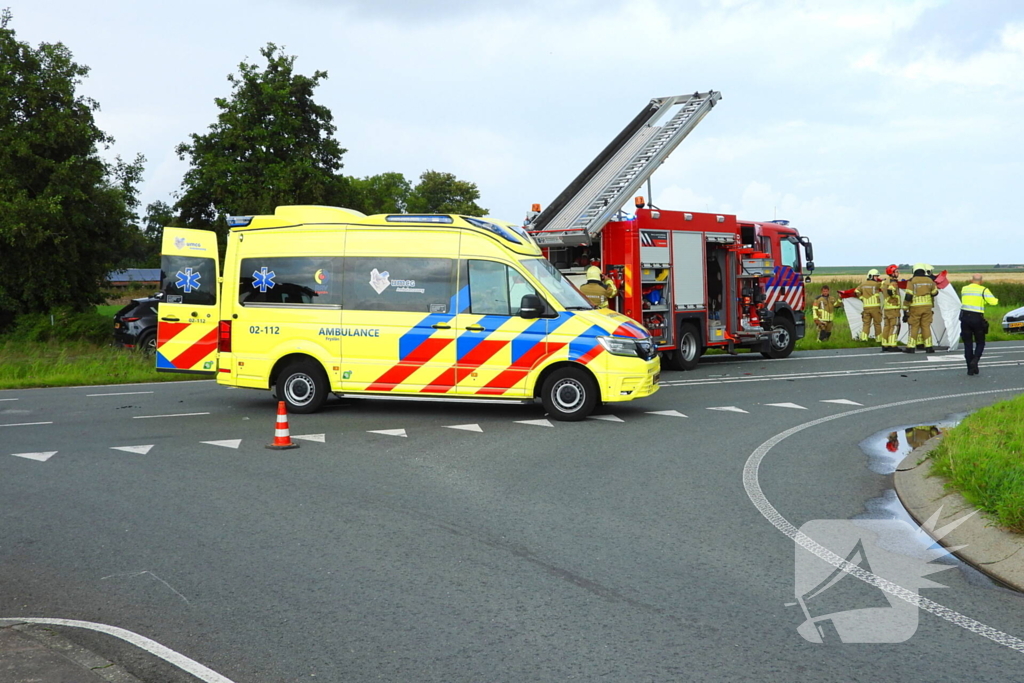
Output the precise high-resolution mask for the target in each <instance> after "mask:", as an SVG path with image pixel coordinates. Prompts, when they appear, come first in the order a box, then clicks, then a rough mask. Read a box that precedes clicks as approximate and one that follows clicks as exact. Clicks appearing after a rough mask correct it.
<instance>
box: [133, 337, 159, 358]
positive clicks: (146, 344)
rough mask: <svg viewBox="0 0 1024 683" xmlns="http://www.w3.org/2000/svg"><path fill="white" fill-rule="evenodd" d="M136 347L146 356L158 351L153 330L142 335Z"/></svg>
mask: <svg viewBox="0 0 1024 683" xmlns="http://www.w3.org/2000/svg"><path fill="white" fill-rule="evenodd" d="M135 349H136V350H137V351H138V352H139V353H141V354H142V355H144V356H152V355H153V354H154V353H156V335H155V334H153V333H152V332H150V333H149V334H144V335H142V339H140V340H139V343H138V344H136V345H135Z"/></svg>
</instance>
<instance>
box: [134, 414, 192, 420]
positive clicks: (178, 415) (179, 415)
mask: <svg viewBox="0 0 1024 683" xmlns="http://www.w3.org/2000/svg"><path fill="white" fill-rule="evenodd" d="M193 415H209V413H174V414H172V415H132V419H133V420H145V419H148V418H151V417H191V416H193Z"/></svg>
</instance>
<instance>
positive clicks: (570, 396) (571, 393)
mask: <svg viewBox="0 0 1024 683" xmlns="http://www.w3.org/2000/svg"><path fill="white" fill-rule="evenodd" d="M599 397H600V389H598V388H597V383H595V382H594V379H593V377H591V376H590V373H588V372H587V371H586V370H581V369H579V368H559V369H558V370H555V371H554V372H552V373H551V374H550V375H548V377H547V379H545V380H544V384H543V385H542V386H541V390H540V400H541V403H542V404H543V405H544V409H545V410H546V411H548V414H549V415H550V416H551V417H553V418H554V419H556V420H561V421H563V422H575V421H577V420H582V419H584V418H586V417H587V415H590V413H591V412H593V410H594V406H596V405H597V401H598V398H599Z"/></svg>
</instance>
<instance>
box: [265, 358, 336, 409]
mask: <svg viewBox="0 0 1024 683" xmlns="http://www.w3.org/2000/svg"><path fill="white" fill-rule="evenodd" d="M329 390H330V385H329V384H328V382H327V375H326V374H324V370H323V368H321V367H320V365H319V364H318V363H316V362H313V361H308V360H302V361H297V362H295V363H292V364H290V365H288V366H287V367H285V369H284V370H282V371H281V374H280V375H278V377H277V383H276V385H275V387H274V394H275V395H276V396H277V398H278V400H280V401H284V402H285V404H286V405H287V407H288V412H289V413H315V412H316V411H318V410H320V409H321V408H322V407H323V405H324V402H325V401H326V400H327V394H328V393H329Z"/></svg>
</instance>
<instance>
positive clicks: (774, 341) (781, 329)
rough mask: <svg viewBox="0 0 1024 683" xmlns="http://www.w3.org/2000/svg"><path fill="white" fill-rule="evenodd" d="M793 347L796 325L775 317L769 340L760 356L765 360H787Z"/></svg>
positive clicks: (785, 319) (786, 319) (788, 320)
mask: <svg viewBox="0 0 1024 683" xmlns="http://www.w3.org/2000/svg"><path fill="white" fill-rule="evenodd" d="M795 346H796V325H794V324H793V321H792V320H790V319H789V318H784V317H781V316H776V318H775V321H774V322H773V323H772V336H771V339H770V340H769V341H767V342H765V344H764V350H762V351H761V355H762V356H764V357H765V358H789V354H791V353H793V348H794V347H795Z"/></svg>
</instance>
